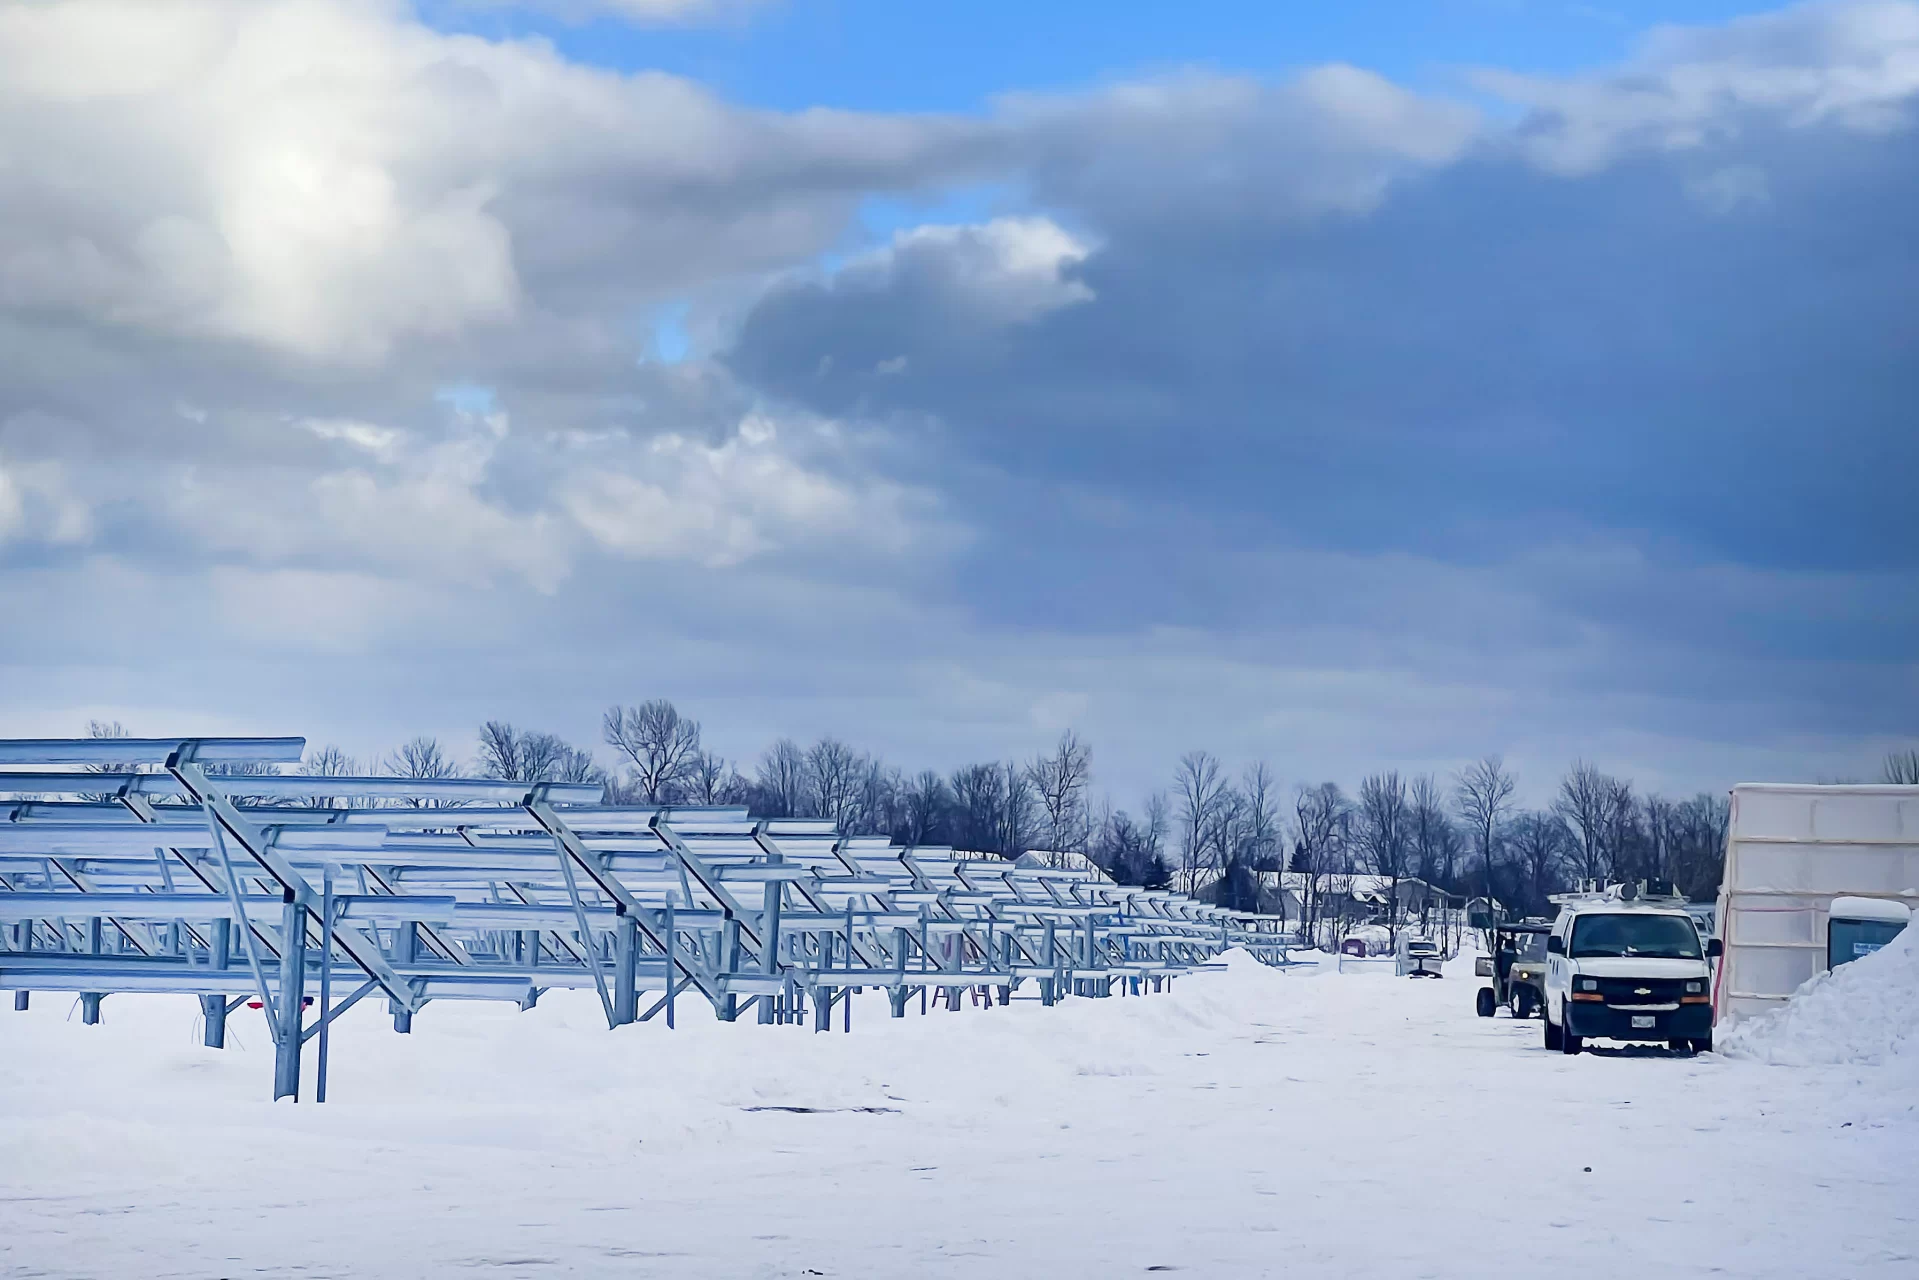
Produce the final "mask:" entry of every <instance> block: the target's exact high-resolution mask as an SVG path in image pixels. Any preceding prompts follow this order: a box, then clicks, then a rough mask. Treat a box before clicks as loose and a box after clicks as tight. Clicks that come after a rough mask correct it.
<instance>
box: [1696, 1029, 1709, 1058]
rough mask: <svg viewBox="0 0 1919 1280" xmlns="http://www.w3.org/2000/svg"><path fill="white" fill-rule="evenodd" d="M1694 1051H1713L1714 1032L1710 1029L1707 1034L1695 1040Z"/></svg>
mask: <svg viewBox="0 0 1919 1280" xmlns="http://www.w3.org/2000/svg"><path fill="white" fill-rule="evenodd" d="M1692 1051H1693V1052H1694V1053H1711V1052H1712V1032H1710V1031H1708V1032H1707V1033H1706V1034H1705V1035H1703V1036H1701V1037H1699V1038H1698V1039H1697V1040H1694V1041H1693V1042H1692Z"/></svg>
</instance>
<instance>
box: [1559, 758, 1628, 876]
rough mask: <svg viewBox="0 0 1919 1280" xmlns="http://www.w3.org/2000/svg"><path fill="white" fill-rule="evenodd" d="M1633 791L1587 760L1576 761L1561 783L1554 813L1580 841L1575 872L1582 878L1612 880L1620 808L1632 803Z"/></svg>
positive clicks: (1577, 844) (1618, 836)
mask: <svg viewBox="0 0 1919 1280" xmlns="http://www.w3.org/2000/svg"><path fill="white" fill-rule="evenodd" d="M1631 794H1632V793H1631V790H1630V788H1629V787H1622V784H1621V783H1620V782H1619V780H1618V779H1616V778H1611V777H1608V776H1607V775H1606V774H1603V773H1601V772H1600V771H1599V770H1598V769H1597V768H1596V767H1594V766H1593V765H1591V764H1588V763H1587V762H1586V761H1584V760H1575V761H1574V762H1573V767H1572V768H1571V769H1570V770H1568V771H1567V773H1566V776H1565V777H1564V778H1562V779H1560V782H1559V796H1558V798H1557V799H1555V800H1554V801H1553V812H1554V813H1556V814H1558V815H1559V816H1560V817H1561V818H1562V819H1564V820H1565V822H1566V825H1567V826H1568V827H1570V828H1571V829H1572V833H1573V836H1574V838H1575V840H1576V842H1577V843H1576V845H1575V848H1574V859H1575V868H1576V870H1577V872H1578V875H1579V878H1580V879H1582V880H1591V881H1594V882H1595V883H1598V884H1602V885H1603V884H1604V883H1605V882H1606V880H1607V879H1608V878H1610V877H1611V875H1612V872H1613V869H1614V859H1615V857H1616V855H1617V854H1618V852H1619V847H1620V843H1621V842H1620V834H1621V831H1620V825H1621V824H1620V815H1619V812H1618V810H1619V807H1620V804H1621V802H1622V800H1624V799H1630V797H1631Z"/></svg>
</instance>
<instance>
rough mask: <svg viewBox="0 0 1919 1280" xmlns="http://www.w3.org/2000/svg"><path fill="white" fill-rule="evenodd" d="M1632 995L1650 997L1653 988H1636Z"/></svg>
mask: <svg viewBox="0 0 1919 1280" xmlns="http://www.w3.org/2000/svg"><path fill="white" fill-rule="evenodd" d="M1632 993H1633V994H1634V995H1636V996H1649V995H1651V994H1652V988H1651V987H1634V988H1633V991H1632Z"/></svg>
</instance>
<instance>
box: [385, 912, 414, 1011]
mask: <svg viewBox="0 0 1919 1280" xmlns="http://www.w3.org/2000/svg"><path fill="white" fill-rule="evenodd" d="M419 957H420V925H419V922H418V921H416V920H408V921H407V922H406V923H405V924H403V925H401V926H400V927H399V928H397V929H395V930H394V931H393V963H394V964H400V965H412V964H415V963H417V962H418V960H419ZM387 1007H388V1008H389V1009H391V1010H392V1011H393V1029H394V1030H395V1031H397V1032H399V1033H400V1034H401V1035H406V1034H407V1033H409V1032H411V1031H412V1030H413V1010H411V1009H409V1008H407V1007H405V1006H404V1005H402V1004H401V1003H400V1002H399V1001H397V1000H388V1001H387Z"/></svg>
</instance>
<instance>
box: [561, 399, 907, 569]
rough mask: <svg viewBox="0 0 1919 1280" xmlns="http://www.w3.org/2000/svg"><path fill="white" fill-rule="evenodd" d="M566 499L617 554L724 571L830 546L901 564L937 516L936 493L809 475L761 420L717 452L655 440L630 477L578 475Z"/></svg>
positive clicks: (690, 442) (679, 440) (596, 472)
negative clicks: (933, 511) (932, 509)
mask: <svg viewBox="0 0 1919 1280" xmlns="http://www.w3.org/2000/svg"><path fill="white" fill-rule="evenodd" d="M560 501H561V504H562V505H563V507H564V509H565V510H566V511H567V513H568V514H569V515H571V517H572V518H573V519H574V520H576V521H577V522H578V523H579V524H580V526H581V527H582V528H584V529H585V530H586V531H587V532H588V533H589V534H591V535H592V537H593V538H594V539H595V540H597V541H598V543H599V544H600V545H601V546H603V547H605V548H606V549H607V550H609V551H612V552H615V553H616V554H619V555H622V556H627V557H631V558H634V559H643V560H665V559H672V560H690V561H693V562H696V563H700V564H704V565H708V566H711V567H716V568H717V567H724V566H728V565H736V564H739V563H741V562H743V561H745V560H748V559H751V558H753V557H756V556H761V555H766V554H769V553H773V552H777V551H782V550H789V549H793V548H799V547H809V546H818V545H821V544H843V545H844V544H851V545H855V546H857V547H858V548H859V549H860V550H861V551H862V552H863V553H866V554H874V553H878V554H882V555H898V554H901V553H903V552H905V551H907V550H909V549H910V548H912V547H914V546H915V545H917V544H919V543H920V542H921V541H922V537H923V535H925V534H926V533H927V532H929V531H930V524H931V521H930V519H928V520H926V521H925V523H926V524H927V525H928V526H929V529H922V528H920V527H919V526H920V525H921V524H922V514H927V515H930V513H925V512H923V509H924V508H925V507H927V506H928V505H929V504H930V501H931V500H930V498H929V497H928V496H927V495H924V494H918V493H915V492H913V491H911V490H909V489H906V488H904V487H902V486H899V485H896V484H892V483H889V482H885V481H881V480H876V479H872V478H842V477H837V476H834V475H832V474H829V473H828V472H826V471H824V470H818V469H812V468H809V467H808V466H807V465H806V464H805V463H804V462H803V461H801V460H800V458H798V457H797V456H795V455H794V454H793V453H790V452H788V451H787V449H786V448H784V447H783V442H782V440H781V436H780V432H779V429H778V427H777V426H776V425H775V423H774V422H773V421H772V420H771V419H770V418H768V417H765V416H764V415H760V414H754V415H750V416H748V417H747V418H746V419H745V420H743V421H742V422H741V423H740V424H739V427H738V429H737V431H736V432H735V433H734V434H733V435H732V436H730V437H728V438H727V439H725V440H723V441H722V442H720V443H719V444H717V445H712V444H706V443H704V442H702V441H700V440H696V439H691V438H689V437H686V436H682V435H676V434H669V435H663V436H657V437H655V438H653V439H652V440H650V441H648V442H647V443H646V444H645V446H644V447H643V449H642V450H641V451H640V453H639V455H638V456H637V457H636V458H634V459H632V460H631V462H630V463H629V464H628V467H627V468H620V469H606V470H602V469H593V470H585V471H582V472H581V473H579V474H577V475H576V476H575V477H574V478H573V479H572V480H571V481H570V482H569V483H568V485H567V487H566V489H565V490H564V491H563V493H562V495H561V498H560Z"/></svg>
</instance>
